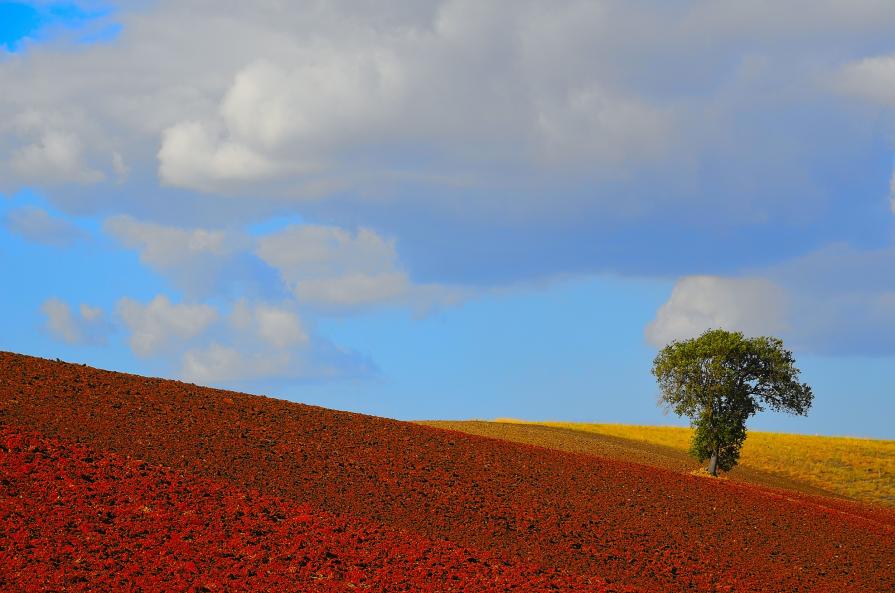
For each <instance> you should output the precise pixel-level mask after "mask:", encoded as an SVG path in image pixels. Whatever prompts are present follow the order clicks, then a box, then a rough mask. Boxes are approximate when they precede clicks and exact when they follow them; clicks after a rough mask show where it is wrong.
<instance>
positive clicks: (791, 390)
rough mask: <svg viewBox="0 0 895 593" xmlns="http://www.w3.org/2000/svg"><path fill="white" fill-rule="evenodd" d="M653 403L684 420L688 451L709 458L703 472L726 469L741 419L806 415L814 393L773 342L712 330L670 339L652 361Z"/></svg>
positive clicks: (741, 435) (734, 455) (732, 460)
mask: <svg viewBox="0 0 895 593" xmlns="http://www.w3.org/2000/svg"><path fill="white" fill-rule="evenodd" d="M652 373H653V375H655V377H656V380H657V381H658V383H659V390H660V396H659V401H660V403H661V404H663V405H665V406H666V408H667V409H670V410H672V411H674V412H675V413H676V414H678V415H680V416H687V417H689V418H690V421H691V424H692V425H693V427H694V428H695V429H696V430H695V433H694V436H693V442H692V446H691V453H692V454H693V455H694V456H695V457H697V458H698V459H699V460H700V461H703V460H706V459H709V460H710V463H709V468H708V469H709V471H710V472H711V473H712V474H713V475H715V474H716V472H717V470H718V469H722V470H725V471H727V470H730V469H731V468H733V467H734V466H735V465H736V463H737V461H738V460H739V456H740V449H741V447H742V445H743V441H744V440H745V439H746V420H747V419H748V418H749V417H751V416H752V415H754V414H755V413H756V412H760V411H762V410H764V409H765V408H766V407H767V408H770V409H772V410H774V411H782V412H789V413H792V414H799V415H806V414H807V413H808V410H809V408H810V407H811V403H812V401H813V399H814V394H813V393H812V391H811V387H809V386H808V385H807V384H805V383H799V369H798V368H796V366H795V359H794V358H793V355H792V353H791V352H790V351H789V350H786V349H785V348H784V347H783V341H782V340H780V339H779V338H772V337H757V338H746V337H744V336H743V334H742V333H740V332H730V331H725V330H722V329H712V330H708V331H706V332H705V333H703V334H702V335H701V336H699V337H698V338H693V339H690V340H681V341H674V342H672V343H671V344H668V345H667V346H665V348H663V349H662V350H661V351H660V352H659V354H658V355H657V356H656V358H655V360H654V361H653V368H652Z"/></svg>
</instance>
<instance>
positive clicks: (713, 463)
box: [709, 449, 718, 476]
mask: <svg viewBox="0 0 895 593" xmlns="http://www.w3.org/2000/svg"><path fill="white" fill-rule="evenodd" d="M709 473H710V474H712V475H713V476H717V475H718V449H715V450H714V451H712V458H711V459H709Z"/></svg>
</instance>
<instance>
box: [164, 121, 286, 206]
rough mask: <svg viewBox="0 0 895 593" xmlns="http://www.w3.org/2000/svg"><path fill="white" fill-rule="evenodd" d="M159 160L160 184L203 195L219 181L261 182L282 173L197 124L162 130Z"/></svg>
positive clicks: (240, 145)
mask: <svg viewBox="0 0 895 593" xmlns="http://www.w3.org/2000/svg"><path fill="white" fill-rule="evenodd" d="M158 160H159V177H160V178H161V180H162V181H163V182H165V183H168V184H170V185H178V186H182V187H190V188H193V189H198V190H203V191H210V190H213V189H214V188H215V187H218V185H217V184H218V182H220V181H239V180H252V179H258V178H264V177H269V176H272V175H274V174H275V173H277V172H278V171H279V170H280V169H281V167H280V166H278V165H277V164H275V163H273V162H272V161H270V160H268V159H267V158H266V157H265V156H263V155H261V154H258V153H257V152H255V151H253V150H252V149H250V148H248V147H247V146H245V145H243V144H240V143H239V142H234V141H232V140H225V139H219V138H218V137H217V135H216V134H214V133H213V132H211V131H210V130H209V129H208V126H206V125H204V124H202V123H199V122H183V123H179V124H176V125H174V126H172V127H170V128H168V129H167V130H165V131H164V132H163V134H162V144H161V148H160V149H159V152H158Z"/></svg>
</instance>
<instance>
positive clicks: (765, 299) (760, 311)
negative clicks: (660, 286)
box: [646, 276, 787, 347]
mask: <svg viewBox="0 0 895 593" xmlns="http://www.w3.org/2000/svg"><path fill="white" fill-rule="evenodd" d="M786 315H787V297H786V294H785V292H784V291H783V290H782V289H781V288H779V287H778V286H776V285H774V284H773V283H772V282H770V281H768V280H766V279H763V278H721V277H718V276H688V277H685V278H681V279H680V280H678V282H677V284H675V286H674V289H673V290H672V292H671V298H669V299H668V301H667V302H666V303H665V304H664V305H662V306H661V307H660V308H659V311H658V312H657V313H656V318H655V319H654V320H653V321H652V322H651V323H650V324H649V325H648V326H647V327H646V337H647V340H648V341H649V342H650V343H651V344H653V345H654V346H657V347H661V346H664V345H665V344H667V343H669V342H671V341H672V340H679V339H686V338H692V337H695V336H698V335H699V334H701V333H702V332H704V331H705V330H707V329H711V328H721V329H726V330H731V331H742V332H743V333H745V334H747V335H777V334H779V333H781V332H782V331H785V330H786V329H787V321H786V319H787V317H786Z"/></svg>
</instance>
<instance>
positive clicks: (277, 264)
mask: <svg viewBox="0 0 895 593" xmlns="http://www.w3.org/2000/svg"><path fill="white" fill-rule="evenodd" d="M256 253H257V255H258V257H260V258H261V259H262V260H263V261H265V262H266V263H268V264H269V265H271V266H272V267H274V268H276V269H277V270H278V271H279V273H280V276H281V277H282V279H283V281H284V282H285V283H286V284H287V285H288V286H289V287H290V288H291V290H292V291H293V293H294V294H295V297H296V298H297V299H298V301H299V302H300V303H302V304H306V305H310V306H313V307H317V308H319V309H322V310H324V311H342V310H352V309H358V308H363V307H368V306H374V305H384V304H409V305H411V306H413V307H415V308H417V309H418V310H420V311H422V310H425V309H427V308H429V307H432V306H438V305H446V304H451V303H456V302H459V301H460V300H462V298H463V297H464V293H465V291H463V290H461V289H457V288H451V287H445V286H439V285H416V284H413V283H412V282H411V281H410V279H409V277H408V276H407V274H406V272H405V271H404V270H403V269H402V268H401V265H400V262H399V258H398V253H397V250H396V248H395V241H394V240H391V239H386V238H384V237H381V236H380V235H378V234H377V233H375V232H373V231H371V230H369V229H359V230H358V231H357V232H356V233H351V232H349V231H347V230H345V229H341V228H337V227H327V226H315V225H294V226H291V227H288V228H286V229H284V230H282V231H280V232H278V233H274V234H271V235H267V236H265V237H262V238H261V239H260V240H259V241H258V247H257V250H256Z"/></svg>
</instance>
